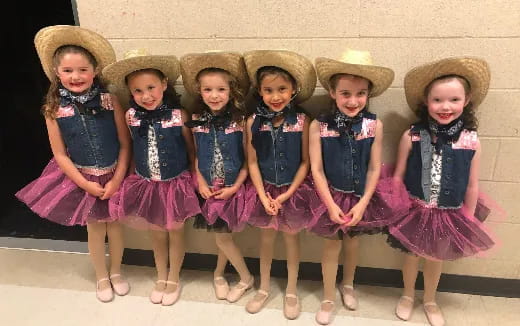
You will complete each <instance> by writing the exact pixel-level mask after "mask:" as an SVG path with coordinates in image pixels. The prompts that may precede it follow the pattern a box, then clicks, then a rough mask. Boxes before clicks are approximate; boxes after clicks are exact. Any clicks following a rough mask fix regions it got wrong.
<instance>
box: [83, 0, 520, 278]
mask: <svg viewBox="0 0 520 326" xmlns="http://www.w3.org/2000/svg"><path fill="white" fill-rule="evenodd" d="M76 4H77V10H78V18H79V23H80V25H81V26H83V27H86V28H89V29H92V30H94V31H97V32H99V33H100V34H102V35H104V36H105V37H107V38H108V39H109V41H110V42H111V43H112V45H113V46H114V48H115V50H116V53H117V57H118V59H121V58H122V57H123V55H124V53H125V52H126V51H128V50H131V49H135V48H146V49H148V50H149V51H150V53H153V54H173V55H177V56H179V57H180V56H182V55H184V54H186V53H192V52H203V51H206V50H233V51H239V52H244V51H248V50H254V49H288V50H292V51H296V52H298V53H300V54H302V55H305V56H307V57H308V58H309V59H311V60H314V58H316V57H319V56H325V57H330V58H338V57H339V56H340V55H341V53H342V52H343V51H344V49H345V48H347V47H350V48H354V49H360V50H369V51H370V52H371V53H372V55H373V58H374V61H375V63H376V64H378V65H383V66H387V67H391V68H392V69H394V71H395V73H396V76H395V80H394V82H393V84H392V86H391V88H390V89H389V90H388V91H387V92H386V93H384V94H383V95H382V96H380V97H378V98H376V99H374V100H373V101H372V103H371V107H372V109H373V111H374V112H376V113H378V115H379V117H380V118H381V119H382V120H383V123H384V125H385V136H384V137H385V140H384V144H385V145H384V159H385V161H386V162H393V161H394V156H395V150H396V145H397V142H398V139H399V136H400V135H401V133H402V132H403V131H404V129H405V128H406V127H407V126H408V125H409V124H410V123H411V122H412V121H413V120H414V116H413V114H412V113H411V111H410V110H409V109H408V108H407V105H406V101H405V98H404V91H403V78H404V75H405V73H406V72H407V71H408V70H409V69H410V68H412V67H414V66H416V65H419V64H421V63H425V62H428V61H431V60H435V59H439V58H442V57H447V56H456V55H473V56H479V57H483V58H485V59H486V60H487V61H488V62H489V64H490V66H491V71H492V80H491V89H490V91H489V94H488V96H487V98H486V100H485V101H484V103H482V105H481V106H480V108H479V113H478V115H479V118H480V127H479V134H480V138H481V141H482V148H483V156H482V164H481V165H482V166H481V174H480V179H481V187H482V189H483V190H485V191H486V192H488V193H489V194H491V195H492V196H493V197H494V198H495V199H496V200H497V201H498V202H499V204H500V205H502V207H503V208H504V209H505V210H506V211H507V212H508V218H507V220H506V221H497V220H493V219H491V220H490V221H487V222H486V223H487V224H488V225H489V226H490V227H491V228H492V229H493V230H495V232H496V234H497V236H498V238H499V239H500V240H501V245H500V246H499V247H498V248H497V249H496V250H494V251H493V252H491V253H489V255H488V256H487V257H484V258H467V259H462V260H459V261H457V262H451V263H447V264H446V266H445V272H447V273H453V274H463V275H479V276H490V277H500V278H520V241H518V238H517V237H518V235H520V213H519V211H520V195H519V194H520V112H519V110H518V108H519V107H520V78H518V77H519V76H520V55H519V53H520V2H519V1H516V0H474V1H463V0H450V1H448V0H439V1H429V2H427V1H413V0H394V1H384V0H364V1H359V0H357V1H331V0H304V1H302V0H287V1H272V0H249V1H248V0H246V1H238V0H221V1H218V2H215V1H208V0H198V1H187V0H176V1H168V0H149V1H146V2H142V1H137V0H112V1H101V0H76ZM177 89H178V90H179V92H180V93H181V94H183V93H184V92H183V89H182V83H181V82H180V80H179V81H178V82H177ZM326 103H327V97H326V93H325V91H324V90H323V88H322V87H321V85H318V88H317V89H316V92H315V95H314V97H313V98H311V99H310V100H309V101H308V102H306V103H305V104H304V106H305V108H306V109H308V110H309V111H310V112H316V111H317V110H319V109H320V108H321V107H323V106H324V105H326ZM186 231H187V237H186V238H187V242H188V251H190V252H202V253H215V252H216V250H215V245H214V241H213V237H212V236H211V234H207V233H206V232H200V231H195V230H192V229H191V227H187V228H186ZM126 235H127V236H126V240H127V245H128V246H129V247H131V248H146V249H149V248H150V241H149V239H148V236H147V235H146V234H145V233H142V232H136V231H131V230H128V231H127V233H126ZM257 236H258V231H257V230H254V229H248V230H247V231H245V232H244V233H242V234H239V235H237V236H236V238H237V241H238V243H239V244H240V246H241V248H242V250H243V252H244V254H245V255H246V256H251V257H257V256H258V248H257V242H256V239H258V237H257ZM279 240H281V239H279ZM278 246H280V248H279V249H281V250H276V252H277V254H276V258H279V259H283V257H284V250H283V248H282V247H283V243H282V242H281V241H280V243H278ZM320 254H321V241H320V239H319V238H316V237H314V236H312V235H308V234H302V260H304V261H312V262H319V260H320ZM360 258H361V259H360V265H362V266H369V267H380V268H399V267H400V265H401V259H402V258H401V255H400V254H399V253H397V252H396V251H394V250H392V249H390V248H389V247H388V246H387V245H386V244H385V239H384V237H382V236H371V237H368V236H367V237H364V238H363V239H362V246H361V250H360Z"/></svg>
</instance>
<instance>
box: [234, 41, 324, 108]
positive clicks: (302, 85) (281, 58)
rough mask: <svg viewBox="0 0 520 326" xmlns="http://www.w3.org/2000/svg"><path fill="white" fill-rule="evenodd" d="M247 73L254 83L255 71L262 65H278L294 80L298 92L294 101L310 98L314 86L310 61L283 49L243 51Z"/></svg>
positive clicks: (254, 83)
mask: <svg viewBox="0 0 520 326" xmlns="http://www.w3.org/2000/svg"><path fill="white" fill-rule="evenodd" d="M244 61H245V63H246V69H247V73H248V75H249V80H250V81H251V84H252V85H253V86H255V87H258V85H256V73H257V72H258V70H259V69H260V68H262V67H266V66H274V67H279V68H282V69H284V70H286V71H287V72H289V73H290V74H291V76H292V77H293V78H294V79H295V80H296V83H297V88H298V93H297V95H296V97H295V98H294V102H296V103H301V102H304V101H305V100H307V99H308V98H310V97H311V96H312V94H313V92H314V89H315V88H316V81H317V79H316V71H315V70H314V66H313V65H312V62H311V61H310V60H309V59H307V58H306V57H304V56H301V55H299V54H298V53H295V52H291V51H284V50H256V51H250V52H246V53H244Z"/></svg>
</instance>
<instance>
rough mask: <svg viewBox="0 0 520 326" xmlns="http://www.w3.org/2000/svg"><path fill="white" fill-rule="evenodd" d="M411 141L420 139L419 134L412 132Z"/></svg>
mask: <svg viewBox="0 0 520 326" xmlns="http://www.w3.org/2000/svg"><path fill="white" fill-rule="evenodd" d="M412 141H421V136H419V135H418V134H412Z"/></svg>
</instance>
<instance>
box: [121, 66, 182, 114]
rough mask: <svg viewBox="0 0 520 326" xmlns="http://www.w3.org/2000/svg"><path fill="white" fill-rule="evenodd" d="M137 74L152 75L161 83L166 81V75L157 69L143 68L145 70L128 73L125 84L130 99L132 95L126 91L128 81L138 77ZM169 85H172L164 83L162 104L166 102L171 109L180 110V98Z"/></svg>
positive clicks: (169, 82) (168, 82)
mask: <svg viewBox="0 0 520 326" xmlns="http://www.w3.org/2000/svg"><path fill="white" fill-rule="evenodd" d="M139 74H152V75H155V76H156V77H157V78H159V80H161V81H164V80H166V79H167V77H166V75H165V74H164V73H163V72H162V71H160V70H159V69H155V68H145V69H140V70H136V71H133V72H131V73H129V74H128V75H126V76H125V84H126V85H127V91H128V92H129V93H130V98H132V93H131V92H130V90H129V89H128V80H129V79H130V78H131V77H133V76H136V75H139ZM171 83H172V81H170V80H168V81H167V83H166V89H165V90H164V93H163V102H164V100H166V101H168V102H169V103H170V104H171V105H172V106H173V108H180V107H181V101H180V98H181V96H180V95H179V94H177V92H176V91H175V88H174V87H173V85H172V84H171Z"/></svg>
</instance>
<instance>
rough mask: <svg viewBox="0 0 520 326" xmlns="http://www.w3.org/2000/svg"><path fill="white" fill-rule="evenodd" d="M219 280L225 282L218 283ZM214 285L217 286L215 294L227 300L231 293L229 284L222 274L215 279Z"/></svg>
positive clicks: (220, 298) (218, 297)
mask: <svg viewBox="0 0 520 326" xmlns="http://www.w3.org/2000/svg"><path fill="white" fill-rule="evenodd" d="M218 281H224V282H223V284H219V283H217V282H218ZM213 287H214V288H215V296H216V297H217V299H219V300H225V299H226V298H227V296H228V293H229V284H228V282H227V281H226V279H225V278H223V277H222V276H217V277H215V279H214V280H213Z"/></svg>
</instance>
